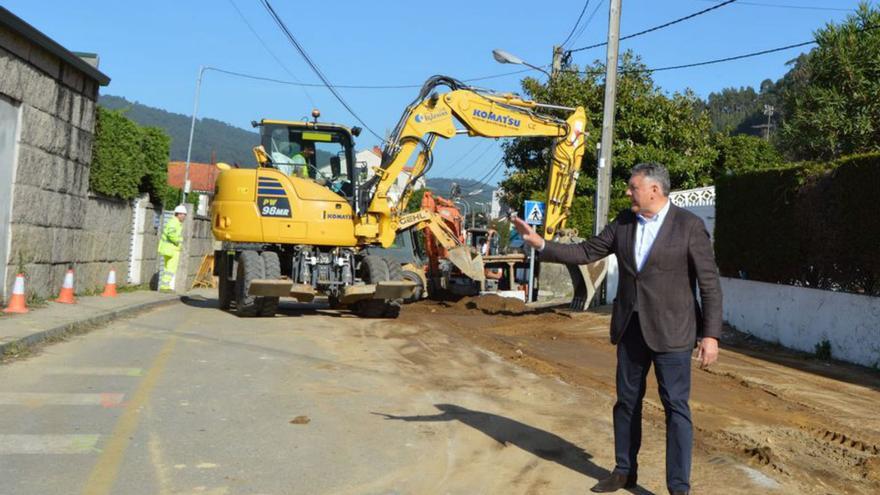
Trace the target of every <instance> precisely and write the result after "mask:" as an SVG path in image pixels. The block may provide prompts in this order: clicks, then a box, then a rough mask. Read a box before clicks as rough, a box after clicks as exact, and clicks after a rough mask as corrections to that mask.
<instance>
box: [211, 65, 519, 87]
mask: <svg viewBox="0 0 880 495" xmlns="http://www.w3.org/2000/svg"><path fill="white" fill-rule="evenodd" d="M211 70H214V71H217V72H222V73H224V74H229V75H231V76H237V77H243V78H246V79H254V80H257V81H266V82H271V83H276V84H285V85H288V86H303V87H306V88H323V87H325V86H324V84H321V83H304V82H300V81H285V80H283V79H276V78H273V77H266V76H257V75H254V74H247V73H244V72H237V71H233V70H226V69H220V68H217V67H211ZM533 70H534V69H522V70H517V71H513V72H505V73H503V74H495V75H492V76H482V77H472V78H470V79H462V80H463V81H467V82H472V81H483V80H486V79H495V78H498V77H506V76H511V75H514V74H522V73H523V72H530V71H533ZM333 87H334V88H339V89H414V88H421V87H422V85H421V84H398V85H385V86H368V85H367V86H365V85H352V84H335V85H333Z"/></svg>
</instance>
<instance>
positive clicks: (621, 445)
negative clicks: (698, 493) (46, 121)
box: [614, 313, 694, 491]
mask: <svg viewBox="0 0 880 495" xmlns="http://www.w3.org/2000/svg"><path fill="white" fill-rule="evenodd" d="M652 363H653V364H654V374H655V375H656V376H657V385H658V388H659V391H660V401H661V402H662V403H663V408H664V410H665V412H666V486H667V488H668V489H669V490H670V491H673V490H681V491H688V490H690V475H691V450H692V447H693V438H694V433H693V424H692V423H691V410H690V407H689V406H688V398H689V397H690V393H691V351H689V350H688V351H681V352H654V351H652V350H651V349H650V348H649V347H648V345H647V344H646V343H645V339H644V337H643V336H642V328H641V326H640V325H639V318H638V313H635V314H633V316H632V317H631V318H630V322H629V325H628V326H627V328H626V332H625V333H624V334H623V338H622V339H621V341H620V342H619V343H618V344H617V403H616V404H614V454H615V457H616V462H617V465H616V467H615V468H614V470H615V471H617V472H619V473H623V474H635V473H637V472H638V466H639V464H638V459H637V457H638V454H639V447H641V445H642V399H643V398H644V397H645V381H646V379H647V377H648V371H649V370H650V369H651V364H652Z"/></svg>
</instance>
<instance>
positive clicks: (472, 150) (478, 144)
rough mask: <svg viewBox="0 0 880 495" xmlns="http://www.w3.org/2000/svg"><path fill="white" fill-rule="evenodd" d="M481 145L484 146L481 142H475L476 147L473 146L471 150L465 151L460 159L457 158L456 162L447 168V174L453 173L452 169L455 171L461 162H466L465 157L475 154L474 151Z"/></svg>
mask: <svg viewBox="0 0 880 495" xmlns="http://www.w3.org/2000/svg"><path fill="white" fill-rule="evenodd" d="M481 144H483V143H482V142H481V141H477V142H475V143H474V145H473V146H471V148H470V149H469V150H467V151H465V152H464V154H462V155H461V156H459V157H458V158H456V159H455V160H454V161H453V162H452V163H451V164H450V165H449V166H447V167H446V168H447V172H446V173H449V172H451V171H452V169H453V168H454V167H455V166H456V165H458V164H459V163H461V161H462V160H464V159H465V157H467V156H468V155H470V154H471V153H473V152H474V150H475V149H477V147H479V146H480V145H481Z"/></svg>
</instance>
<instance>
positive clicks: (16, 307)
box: [3, 273, 28, 313]
mask: <svg viewBox="0 0 880 495" xmlns="http://www.w3.org/2000/svg"><path fill="white" fill-rule="evenodd" d="M3 312H4V313H27V312H28V309H27V302H26V301H25V295H24V274H22V273H19V274H18V275H16V276H15V285H14V286H12V297H10V298H9V305H8V306H6V309H4V310H3Z"/></svg>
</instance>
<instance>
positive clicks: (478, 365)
mask: <svg viewBox="0 0 880 495" xmlns="http://www.w3.org/2000/svg"><path fill="white" fill-rule="evenodd" d="M205 296H206V297H192V298H187V299H184V300H182V301H181V302H180V303H175V304H173V305H169V306H166V307H163V308H160V309H156V310H153V311H151V312H148V313H144V314H142V315H140V316H138V317H135V318H131V319H126V320H119V321H117V322H115V323H113V324H111V325H109V326H106V327H104V328H100V329H97V330H94V331H92V332H91V333H88V334H85V335H81V336H78V337H75V338H73V339H72V340H70V341H67V342H62V343H58V344H54V345H50V346H48V347H46V348H45V349H43V350H42V351H41V352H39V353H37V354H35V355H32V356H30V357H27V358H24V359H20V360H18V361H13V362H8V363H6V364H3V365H0V493H2V494H4V495H7V494H10V495H24V494H28V495H31V494H34V495H36V494H39V495H45V494H88V495H104V494H123V495H140V494H150V495H156V494H159V495H166V494H168V495H170V494H176V495H180V494H214V495H227V494H236V495H237V494H247V495H256V494H280V495H286V494H309V495H312V494H317V495H321V494H328V495H329V494H334V495H337V494H338V495H349V494H351V495H353V494H366V495H372V494H376V495H379V494H418V495H421V494H462V495H465V494H467V495H471V494H502V493H503V494H557V493H559V494H568V493H586V492H587V489H588V488H589V487H590V486H592V485H593V484H594V483H595V481H596V479H598V478H601V477H603V476H605V475H606V474H607V473H608V471H607V469H608V468H609V467H611V466H613V464H614V461H613V452H612V445H613V441H612V433H611V407H612V405H613V402H614V397H613V352H614V350H613V348H612V347H611V346H610V345H609V344H608V343H607V337H606V336H604V335H605V333H607V322H606V321H605V320H602V321H599V320H601V318H603V317H602V316H590V315H583V316H581V317H577V318H569V317H565V316H562V315H552V314H535V315H528V316H525V315H524V316H487V315H484V314H482V313H480V312H479V311H476V310H462V309H457V308H455V307H449V306H440V305H432V304H429V303H420V304H419V305H417V306H410V307H407V308H404V313H403V314H402V316H401V317H400V318H399V319H397V320H365V319H360V318H357V317H354V316H352V315H350V314H348V313H346V312H344V311H342V312H339V311H331V310H328V309H326V308H325V307H323V306H320V305H313V306H305V305H296V304H291V303H287V304H283V305H282V308H281V314H279V315H277V316H276V317H274V318H261V319H240V318H237V317H236V316H234V315H232V314H229V313H225V312H222V311H219V310H218V309H216V301H215V300H214V299H213V294H210V293H205ZM606 319H607V318H606ZM593 320H596V321H593ZM591 322H592V323H591ZM593 333H596V336H594V335H593ZM600 334H601V335H600ZM725 352H728V351H725ZM545 354H546V355H545ZM724 359H725V361H724V363H722V364H720V365H719V366H720V367H719V368H718V370H717V371H714V372H713V373H705V372H701V373H699V374H697V375H695V376H696V377H697V378H696V382H697V386H696V391H695V397H694V400H693V406H694V409H695V414H696V415H697V416H696V417H697V421H696V424H697V427H698V437H699V439H700V440H699V442H698V448H697V449H696V451H695V459H694V472H693V484H694V493H724V494H726V495H728V494H729V495H738V494H751V493H810V494H825V493H853V494H863V493H872V491H871V490H873V488H874V487H876V486H877V484H876V481H875V479H874V478H875V477H876V475H877V473H878V472H880V471H878V468H877V464H876V463H877V460H878V459H880V457H877V455H876V454H877V449H878V448H877V446H876V442H873V441H869V440H870V439H871V438H873V437H872V433H871V432H873V431H875V430H874V429H873V427H870V428H869V427H868V426H869V424H873V422H876V421H875V419H874V418H871V417H870V416H869V415H866V414H865V413H864V411H866V410H868V409H870V408H871V406H870V404H871V400H872V399H871V398H872V397H874V396H875V392H874V391H873V390H874V389H873V388H870V387H869V386H856V385H853V384H850V383H846V382H837V381H834V380H830V379H827V378H823V377H821V376H817V375H815V374H814V373H805V372H801V371H797V370H796V369H794V368H788V367H782V366H780V365H775V364H769V363H765V362H763V361H760V360H758V358H751V357H749V358H746V357H745V356H741V355H739V354H737V353H734V352H729V353H728V354H726V355H725V357H724ZM755 370H758V371H760V370H767V372H766V373H763V374H762V373H757V372H756V371H755ZM756 373H757V374H756ZM744 377H747V378H744ZM786 380H788V381H790V382H791V383H788V382H787V381H786ZM765 381H766V382H767V383H772V384H773V386H772V387H770V385H767V387H769V388H767V387H764V386H763V385H761V384H763V383H764V382H765ZM727 382H730V383H727ZM798 383H807V384H812V385H808V386H804V387H800V386H797V384H798ZM871 383H873V382H871ZM786 384H787V385H786ZM798 387H800V388H798ZM820 390H821V391H823V392H822V393H821V394H818V395H820V396H818V397H813V396H814V395H817V394H816V393H815V392H816V391H820ZM838 392H839V393H838ZM810 394H812V395H810ZM783 398H784V399H786V400H783ZM834 401H837V402H834ZM838 402H839V403H838ZM841 405H845V406H846V408H843V407H842V406H841ZM832 406H834V407H836V409H834V410H835V411H838V410H839V411H849V413H847V414H848V415H847V414H843V413H835V416H839V417H840V421H838V422H837V423H835V422H834V421H832V420H831V419H829V420H828V421H829V425H828V426H827V427H826V428H828V429H829V430H828V431H832V430H833V431H832V433H828V432H827V431H825V430H822V431H818V433H817V432H816V431H814V430H815V428H813V429H810V428H812V427H810V425H812V424H813V423H811V421H814V419H815V418H814V417H817V418H821V417H824V416H821V415H820V414H819V412H821V411H824V410H828V409H829V408H831V407H832ZM646 418H647V420H646V427H645V431H644V440H643V444H642V451H641V455H640V460H641V463H640V472H639V480H640V483H642V486H640V487H639V488H638V489H637V490H633V493H643V494H645V493H647V494H650V493H665V487H664V481H663V480H664V478H665V476H664V462H663V458H664V450H665V446H664V445H665V442H664V431H663V426H662V412H661V411H660V410H659V406H658V405H657V404H656V392H655V391H654V390H653V388H652V389H651V391H650V392H649V398H648V401H647V403H646ZM762 418H763V419H762ZM773 418H778V420H774V419H773ZM811 418H813V419H811ZM847 418H856V419H857V418H863V419H861V420H859V421H861V422H862V423H863V424H864V425H865V428H861V430H862V431H861V432H859V431H857V430H859V428H857V427H854V426H852V425H858V424H859V423H858V421H856V420H853V421H856V422H855V423H853V422H852V421H850V422H849V423H848V422H847V421H849V420H848V419H847ZM758 419H762V421H764V420H766V421H765V422H767V421H770V422H773V421H775V423H779V424H776V425H775V426H774V425H770V426H768V425H764V424H763V423H761V424H759V425H757V426H756V425H755V424H753V423H754V422H755V421H757V420H758ZM782 420H785V421H795V422H798V421H799V423H797V424H796V425H795V426H791V425H788V424H787V423H785V424H783V421H782ZM816 421H818V420H816ZM838 423H839V424H838ZM850 423H852V424H850ZM798 424H799V425H800V426H797V425H798ZM761 425H763V426H761ZM846 425H850V426H846ZM759 426H760V427H759ZM850 430H853V432H854V433H851V434H847V435H842V434H839V431H846V432H849V431H850ZM823 432H824V433H823ZM817 435H818V436H817ZM829 435H831V440H829V439H828V438H826V437H828V436H829ZM854 435H855V437H854ZM838 437H839V438H843V439H844V440H846V442H848V443H846V445H843V444H840V445H838V443H840V442H843V441H844V440H840V442H837V439H838ZM851 437H854V438H851ZM755 439H758V440H760V441H761V442H764V444H766V445H767V447H760V445H762V444H758V443H756V442H757V441H758V440H755ZM786 439H788V440H786ZM792 439H800V440H798V442H799V443H797V442H795V443H792V441H793V440H792ZM866 439H867V440H866ZM850 440H851V441H850ZM856 440H858V441H856ZM866 441H868V443H865V442H866ZM789 444H791V445H789ZM850 444H852V445H850ZM754 445H758V447H755V446H754ZM759 447H760V448H759ZM789 447H790V449H789ZM810 448H812V449H813V450H809V449H810ZM786 449H788V450H786ZM792 449H793V450H792ZM872 449H873V450H872ZM789 450H791V452H794V453H795V454H797V455H795V454H792V455H789V454H790V452H789ZM804 452H806V454H803V453H804ZM872 452H873V454H872ZM801 454H803V455H801ZM805 458H809V459H819V460H823V461H822V462H823V463H824V464H828V466H829V467H828V469H832V468H833V469H834V470H836V471H840V470H842V469H844V468H846V470H845V472H844V473H843V474H846V476H843V475H841V476H837V477H836V478H834V480H831V477H830V474H828V472H826V471H823V470H822V469H819V468H817V467H816V466H815V464H816V463H815V462H813V463H812V464H811V463H810V462H807V460H809V459H807V460H804V459H805ZM835 459H836V460H835ZM832 460H834V462H831V461H832ZM850 464H851V465H852V466H850ZM804 466H806V467H804ZM841 466H842V467H841ZM847 466H850V467H847ZM801 468H803V469H801ZM807 468H809V469H807ZM823 469H824V468H823ZM841 472H843V471H841ZM823 473H824V474H823ZM860 473H861V474H860ZM838 474H839V473H838ZM854 476H857V477H858V478H854ZM823 479H825V480H826V481H828V484H827V485H826V484H825V483H823V482H822V480H823ZM841 480H842V481H841ZM846 480H851V482H846ZM832 481H834V482H833V483H832ZM835 486H836V487H837V488H835ZM841 486H843V487H844V489H840V488H839V487H841ZM805 487H812V488H809V489H806V488H805ZM874 493H875V492H874Z"/></svg>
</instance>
